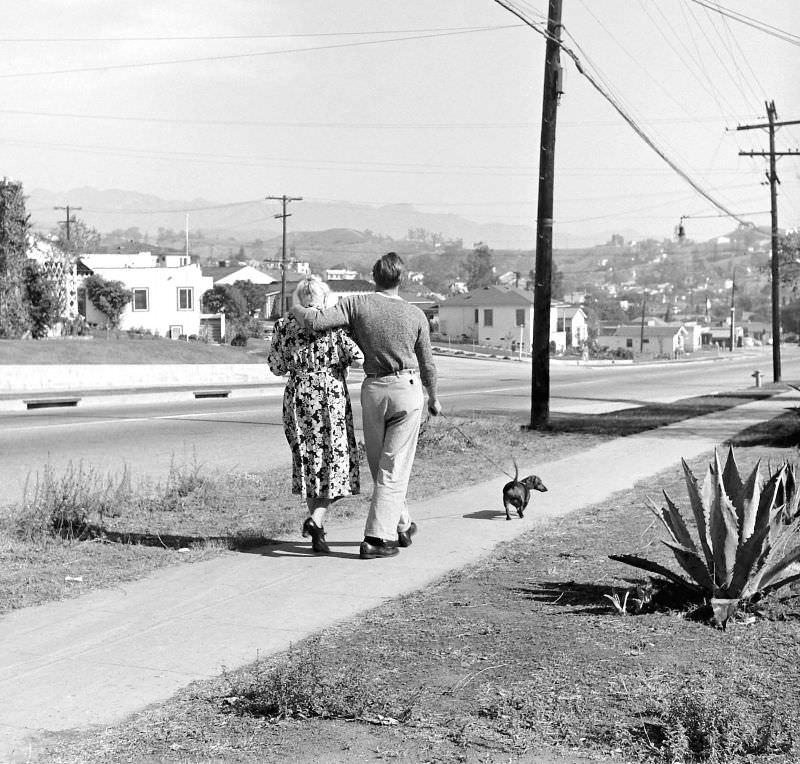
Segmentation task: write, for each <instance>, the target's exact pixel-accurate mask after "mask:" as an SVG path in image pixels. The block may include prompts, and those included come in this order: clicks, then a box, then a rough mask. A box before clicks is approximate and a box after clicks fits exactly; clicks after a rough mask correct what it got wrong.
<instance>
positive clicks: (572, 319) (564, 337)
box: [439, 284, 588, 352]
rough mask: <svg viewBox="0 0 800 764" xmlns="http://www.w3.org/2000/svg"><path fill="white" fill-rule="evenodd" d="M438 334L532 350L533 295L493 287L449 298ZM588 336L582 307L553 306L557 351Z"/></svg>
mask: <svg viewBox="0 0 800 764" xmlns="http://www.w3.org/2000/svg"><path fill="white" fill-rule="evenodd" d="M439 333H440V334H442V335H444V336H449V337H466V338H469V339H471V340H474V341H475V342H477V343H480V344H482V345H496V346H498V347H512V346H514V347H516V345H517V343H519V342H521V343H522V347H523V348H526V349H529V348H530V347H531V346H532V345H533V292H531V291H528V290H526V289H521V288H519V287H513V286H504V285H502V284H493V285H491V286H486V287H482V288H481V289H473V290H472V291H471V292H467V293H466V294H457V295H453V296H451V297H448V298H447V299H446V300H444V301H443V302H441V303H440V304H439ZM587 335H588V329H587V325H586V314H585V313H584V312H583V309H582V308H580V307H576V306H572V305H565V304H560V303H553V304H552V305H551V307H550V341H551V342H552V343H554V345H555V349H556V352H562V351H563V350H564V349H565V348H567V347H579V346H580V344H581V342H583V340H585V339H586V337H587Z"/></svg>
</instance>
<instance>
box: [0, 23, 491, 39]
mask: <svg viewBox="0 0 800 764" xmlns="http://www.w3.org/2000/svg"><path fill="white" fill-rule="evenodd" d="M492 28H494V27H485V26H481V27H476V26H470V27H430V28H423V29H369V30H366V29H365V30H360V31H345V32H294V33H287V32H283V33H280V34H277V33H276V34H272V33H270V34H228V35H220V34H213V35H211V34H209V35H149V36H140V37H121V36H120V37H0V43H42V42H56V43H58V42H64V43H73V42H82V43H83V42H191V41H194V40H202V41H205V40H285V39H296V38H298V37H354V36H359V35H374V34H421V33H427V32H470V31H477V30H483V29H492ZM498 28H500V27H498Z"/></svg>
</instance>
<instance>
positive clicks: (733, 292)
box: [731, 265, 736, 353]
mask: <svg viewBox="0 0 800 764" xmlns="http://www.w3.org/2000/svg"><path fill="white" fill-rule="evenodd" d="M735 314H736V266H735V265H734V266H733V275H732V276H731V353H732V352H733V343H734V341H735V339H736V331H735V323H734V322H735Z"/></svg>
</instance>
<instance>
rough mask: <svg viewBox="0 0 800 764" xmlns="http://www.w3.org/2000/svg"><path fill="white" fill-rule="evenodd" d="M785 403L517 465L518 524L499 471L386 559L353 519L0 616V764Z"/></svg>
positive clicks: (300, 632) (436, 506)
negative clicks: (540, 483)
mask: <svg viewBox="0 0 800 764" xmlns="http://www.w3.org/2000/svg"><path fill="white" fill-rule="evenodd" d="M798 399H799V398H798V395H797V393H795V392H794V391H790V392H787V393H783V394H781V395H778V396H775V397H773V398H766V399H761V400H758V401H753V402H751V403H747V404H743V405H741V406H738V407H736V408H733V409H729V410H727V411H722V412H718V413H715V414H709V415H707V416H703V417H697V418H695V419H690V420H687V421H684V422H679V423H677V424H674V425H670V426H668V427H664V428H662V429H660V430H655V431H651V432H648V433H644V434H642V435H637V436H632V437H627V438H619V439H616V440H613V441H610V442H608V443H605V444H603V445H601V446H598V447H596V448H593V449H590V450H587V451H586V452H584V453H581V454H577V455H574V456H570V457H568V458H565V459H562V460H558V461H553V462H549V463H546V464H537V465H531V464H523V465H520V470H521V473H522V474H527V473H529V472H535V473H537V474H538V475H540V476H541V477H542V479H543V480H544V482H545V483H546V484H547V485H548V487H549V489H550V490H549V492H548V493H545V494H535V495H534V497H533V500H532V504H531V506H530V507H529V511H528V513H527V514H526V517H525V519H524V520H519V519H517V518H516V517H515V518H514V521H513V522H506V520H505V514H504V512H503V510H502V504H501V501H500V495H501V488H502V485H503V484H504V483H505V482H506V480H507V478H506V477H505V476H502V477H499V478H497V479H494V480H490V481H487V482H484V483H480V484H477V485H473V486H469V487H467V488H464V489H463V490H461V491H457V492H453V493H449V494H445V495H442V496H438V497H436V498H435V499H433V500H431V501H429V502H423V503H418V504H415V505H412V508H411V509H412V514H413V516H414V518H415V519H416V520H417V522H418V524H419V533H418V535H417V536H415V537H414V544H413V546H412V547H411V548H410V549H406V550H403V551H402V552H401V554H400V555H398V556H397V557H395V558H391V559H387V560H359V559H358V544H359V542H360V540H361V534H362V529H363V520H361V519H360V520H358V521H357V522H353V523H350V524H348V525H342V526H337V527H333V526H331V527H330V529H329V535H328V538H329V541H330V543H331V548H332V551H333V553H332V554H331V555H330V556H325V557H316V556H312V555H311V553H310V548H309V544H308V543H299V542H298V543H295V542H288V543H283V544H280V545H277V546H271V547H265V548H261V549H258V550H254V551H253V552H252V553H230V554H226V555H224V556H222V557H220V558H217V559H214V560H210V561H207V562H203V563H198V564H194V565H185V566H177V567H172V568H169V569H166V570H163V571H160V572H158V573H156V574H154V575H152V576H150V577H149V578H147V579H145V580H142V581H138V582H134V583H130V584H123V585H121V586H119V587H117V588H115V589H112V590H107V591H98V592H94V593H90V594H87V595H85V596H83V597H80V598H79V599H73V600H68V601H64V602H58V603H53V604H50V605H45V606H42V607H38V608H30V609H27V610H20V611H16V612H13V613H11V614H9V615H7V616H5V617H3V618H2V619H0V697H2V698H4V699H5V702H3V703H0V761H25V760H26V759H27V757H28V755H29V751H30V750H31V749H33V750H35V749H36V745H37V744H36V740H37V736H38V735H39V734H40V733H41V732H43V731H49V730H64V729H70V728H80V727H83V726H86V725H91V724H102V725H109V724H113V723H115V722H118V721H120V720H122V719H123V718H125V717H126V716H127V715H129V714H131V713H134V712H136V711H137V710H140V709H141V708H143V707H144V706H145V705H147V704H149V703H155V702H158V701H162V700H164V699H166V698H167V697H169V696H170V695H172V694H173V693H175V692H176V691H177V690H179V689H180V688H181V687H183V686H185V685H186V684H188V683H189V682H191V681H193V680H196V679H203V678H207V677H212V676H216V675H218V674H219V673H220V672H221V670H222V668H223V666H224V667H228V668H233V667H236V666H239V665H242V664H244V663H247V662H250V661H252V660H254V659H255V658H256V657H257V655H262V656H263V655H266V654H270V653H275V652H279V651H282V650H285V649H287V648H288V647H289V645H290V643H292V642H297V641H298V640H300V639H303V638H304V637H306V636H308V635H310V634H313V633H314V632H316V631H319V630H321V629H323V628H325V627H328V626H331V625H333V624H335V623H337V622H340V621H347V620H348V619H349V618H350V617H351V616H352V615H353V614H355V613H358V612H361V611H364V610H366V609H368V608H371V607H374V606H376V605H379V604H380V603H382V602H384V601H385V600H387V599H390V598H392V597H396V596H398V595H400V594H404V593H408V592H411V591H414V590H417V589H420V588H421V587H424V586H425V585H427V584H429V583H430V582H432V581H434V580H436V579H438V578H440V577H441V576H442V575H444V574H446V573H447V572H449V571H452V570H455V569H459V568H461V567H463V566H465V565H467V564H469V563H471V562H473V561H475V560H477V559H478V558H480V557H481V556H483V555H486V554H488V553H491V551H492V550H493V549H494V548H495V547H496V546H497V545H498V544H502V543H503V542H506V541H508V540H510V539H513V538H515V537H516V536H518V535H520V534H522V533H524V532H525V531H527V530H530V528H531V527H532V525H533V524H535V523H537V522H540V521H542V520H544V519H548V518H552V517H556V516H559V515H563V514H566V513H568V512H572V511H574V510H577V509H580V508H581V507H585V506H588V505H591V504H594V503H596V502H599V501H602V500H603V499H605V498H607V497H609V496H610V495H611V494H613V493H615V492H617V491H621V490H624V489H628V488H630V487H632V486H633V485H634V484H635V483H636V482H637V481H639V480H642V479H644V478H646V477H648V476H650V475H653V474H655V473H657V472H659V471H661V470H663V469H665V468H668V467H675V466H677V465H678V464H679V461H680V458H681V457H685V458H687V459H691V458H693V457H696V456H698V455H700V454H703V453H705V452H710V451H711V450H712V449H713V448H714V447H715V446H717V445H720V444H721V443H723V442H724V441H725V440H726V439H728V438H730V437H732V436H733V435H735V434H736V433H737V432H739V431H741V430H742V429H744V428H746V427H749V426H751V425H753V424H757V423H759V422H763V421H767V420H769V419H772V418H773V417H775V416H778V415H780V414H781V413H783V412H784V411H785V410H786V409H787V408H788V407H790V406H792V405H797V401H798ZM654 493H656V491H654Z"/></svg>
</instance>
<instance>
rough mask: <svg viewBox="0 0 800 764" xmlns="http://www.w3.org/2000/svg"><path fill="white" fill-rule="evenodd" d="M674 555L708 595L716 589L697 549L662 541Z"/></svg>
mask: <svg viewBox="0 0 800 764" xmlns="http://www.w3.org/2000/svg"><path fill="white" fill-rule="evenodd" d="M663 543H664V544H666V545H667V546H668V547H669V548H670V549H671V550H672V553H673V554H674V555H675V559H676V560H677V561H678V564H679V565H680V566H681V567H682V568H683V569H684V570H685V571H686V572H687V573H688V574H689V575H690V576H691V577H692V578H693V579H694V580H695V581H696V582H697V584H698V586H700V587H701V588H702V589H703V590H704V591H705V592H706V593H707V594H708V595H709V596H711V595H713V594H714V592H716V590H717V586H716V584H715V583H714V578H713V576H712V575H711V571H709V569H708V568H707V567H706V565H705V563H704V562H703V560H702V558H701V557H700V555H699V554H698V553H697V549H687V548H686V547H683V546H679V545H677V544H670V543H669V541H665V542H663Z"/></svg>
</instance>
